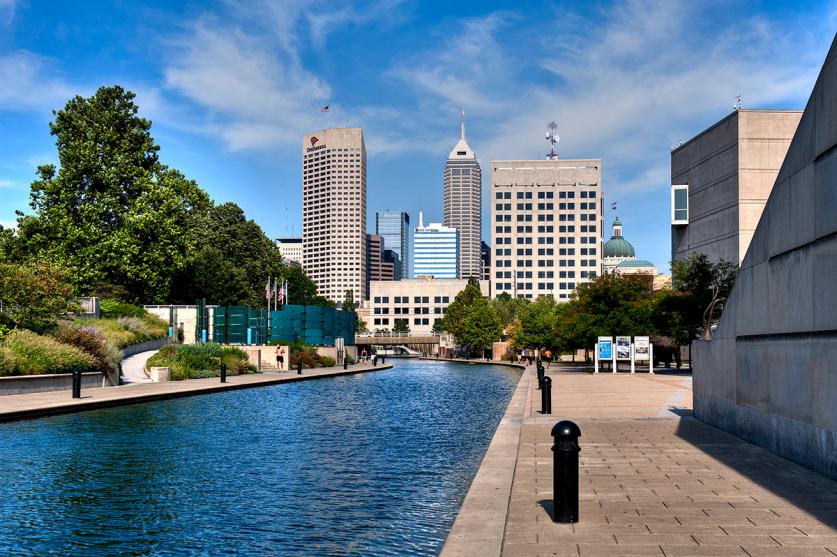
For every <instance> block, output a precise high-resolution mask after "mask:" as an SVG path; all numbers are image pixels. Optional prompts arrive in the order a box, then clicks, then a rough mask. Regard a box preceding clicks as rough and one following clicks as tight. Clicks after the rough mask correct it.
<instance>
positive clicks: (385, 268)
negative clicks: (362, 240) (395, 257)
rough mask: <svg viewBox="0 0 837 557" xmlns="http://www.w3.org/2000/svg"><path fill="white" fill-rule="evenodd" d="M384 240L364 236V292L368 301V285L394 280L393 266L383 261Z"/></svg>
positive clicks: (371, 235)
mask: <svg viewBox="0 0 837 557" xmlns="http://www.w3.org/2000/svg"><path fill="white" fill-rule="evenodd" d="M383 244H384V240H383V238H382V237H381V236H380V235H378V234H367V235H366V270H367V272H366V276H367V277H368V279H369V280H368V281H367V282H366V290H365V292H364V294H365V298H364V299H369V283H370V282H372V281H375V280H395V266H394V265H393V264H392V263H391V262H388V261H384V257H383V250H382V247H383Z"/></svg>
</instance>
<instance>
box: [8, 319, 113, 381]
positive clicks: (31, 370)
mask: <svg viewBox="0 0 837 557" xmlns="http://www.w3.org/2000/svg"><path fill="white" fill-rule="evenodd" d="M97 369H99V362H97V361H96V359H95V358H93V356H91V355H89V354H87V353H86V352H84V351H83V350H81V349H80V348H77V347H75V346H70V345H68V344H63V343H61V342H58V341H57V340H55V339H54V338H50V337H44V336H39V335H37V334H35V333H33V332H32V331H26V330H23V329H19V330H15V331H12V333H11V334H9V335H8V336H7V337H6V339H5V341H4V342H3V344H2V345H0V374H1V375H41V374H46V373H73V372H74V371H81V372H86V371H96V370H97Z"/></svg>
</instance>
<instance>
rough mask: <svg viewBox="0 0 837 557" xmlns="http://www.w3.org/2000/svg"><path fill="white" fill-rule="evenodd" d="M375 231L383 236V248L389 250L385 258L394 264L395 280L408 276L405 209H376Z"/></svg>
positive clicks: (408, 261)
mask: <svg viewBox="0 0 837 557" xmlns="http://www.w3.org/2000/svg"><path fill="white" fill-rule="evenodd" d="M375 233H376V234H379V235H380V236H381V237H382V238H383V242H384V243H383V249H384V250H386V251H390V252H391V253H390V254H389V255H387V257H386V258H385V259H386V260H388V261H389V262H391V263H393V264H394V265H395V280H401V279H402V278H409V277H410V276H411V275H410V215H408V214H407V212H406V211H378V212H377V213H375Z"/></svg>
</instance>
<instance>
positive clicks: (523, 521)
mask: <svg viewBox="0 0 837 557" xmlns="http://www.w3.org/2000/svg"><path fill="white" fill-rule="evenodd" d="M549 375H550V376H551V377H552V380H553V400H552V404H553V412H554V414H553V415H552V416H549V417H547V416H542V415H541V414H540V413H539V410H540V391H538V390H537V389H536V381H535V375H534V373H533V370H532V369H531V368H530V369H528V370H527V371H526V372H525V373H524V376H523V378H522V380H521V384H520V385H519V387H518V392H517V393H516V394H515V396H518V394H520V397H519V398H521V399H522V401H521V400H517V401H515V399H513V401H512V404H511V405H510V406H509V409H508V411H507V413H506V416H505V417H504V420H503V424H501V426H500V428H499V429H498V435H500V436H501V437H502V430H503V428H504V427H505V428H506V433H508V430H509V429H514V428H516V431H517V432H518V436H517V437H516V438H514V437H515V436H514V435H512V436H509V435H506V436H505V437H504V439H502V440H501V442H500V443H498V444H495V441H498V438H497V436H496V435H495V438H494V440H492V445H491V447H490V448H489V453H488V454H487V456H486V460H485V461H484V463H483V466H482V467H481V468H480V471H479V472H478V474H477V477H476V478H475V479H474V483H473V484H472V486H471V490H470V491H469V493H468V496H467V498H466V501H465V504H464V505H463V507H462V510H461V511H460V515H459V516H458V517H457V519H456V522H455V524H454V527H453V529H452V531H451V535H450V536H449V537H448V541H447V542H446V545H445V548H444V550H443V553H442V555H444V556H451V555H480V556H490V555H505V556H509V557H513V556H536V555H542V556H546V555H549V556H562V555H572V556H576V557H577V556H582V557H586V556H596V555H665V556H675V555H717V556H728V555H744V556H750V557H757V556H772V555H800V556H802V555H805V556H808V555H830V556H832V557H834V556H835V555H837V482H834V481H832V480H830V479H828V478H825V477H824V476H821V475H819V474H816V473H814V472H812V471H810V470H808V469H806V468H803V467H801V466H799V465H797V464H794V463H792V462H790V461H788V460H785V459H783V458H780V457H778V456H776V455H774V454H773V453H770V452H769V451H767V450H765V449H762V448H760V447H757V446H755V445H752V444H750V443H747V442H745V441H742V440H741V439H739V438H737V437H734V436H732V435H729V434H726V433H724V432H722V431H720V430H718V429H715V428H713V427H711V426H708V425H706V424H703V423H702V422H700V421H697V420H695V419H694V418H692V417H691V415H690V409H691V408H690V407H691V377H689V376H688V375H654V376H651V375H647V374H635V375H630V374H618V375H612V374H599V375H593V374H585V373H578V372H575V373H567V372H560V371H558V370H556V369H552V370H550V371H549ZM564 418H569V419H573V420H574V421H576V423H578V425H579V426H580V427H581V431H582V437H581V439H580V442H581V449H582V452H581V455H580V457H581V464H580V467H581V469H580V521H579V522H578V523H577V524H556V523H553V522H552V520H551V514H550V513H551V512H552V451H551V446H552V438H551V437H550V435H549V433H550V430H551V428H552V425H554V423H555V422H556V421H558V420H559V419H564ZM518 424H519V425H518ZM492 449H495V451H494V453H493V454H492ZM492 462H493V464H492ZM486 464H489V467H488V468H486ZM492 482H493V483H492ZM504 497H505V499H504ZM486 501H489V502H490V503H486ZM498 524H501V525H502V526H501V527H500V530H499V531H498Z"/></svg>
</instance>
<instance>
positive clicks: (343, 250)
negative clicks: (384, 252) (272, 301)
mask: <svg viewBox="0 0 837 557" xmlns="http://www.w3.org/2000/svg"><path fill="white" fill-rule="evenodd" d="M302 244H303V266H304V268H305V272H306V273H307V274H308V276H309V277H311V280H313V281H314V283H315V284H316V285H317V291H318V293H319V294H320V295H321V296H325V297H326V298H328V299H329V300H332V301H334V302H342V301H343V300H344V298H345V295H346V291H347V290H351V291H352V292H353V295H354V299H355V300H360V299H362V297H363V295H364V294H365V289H366V146H365V145H364V143H363V130H361V129H360V128H331V129H327V130H321V131H318V132H315V133H313V134H310V135H306V136H304V137H303V138H302Z"/></svg>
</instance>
